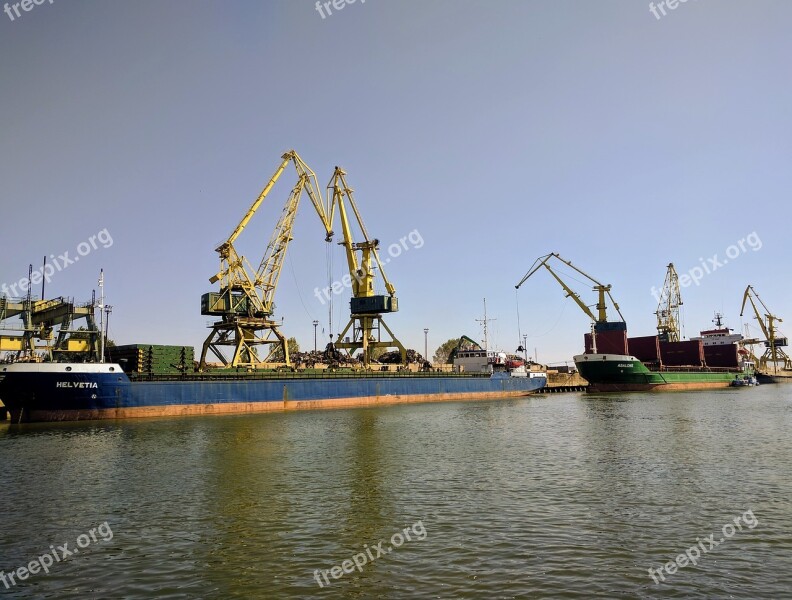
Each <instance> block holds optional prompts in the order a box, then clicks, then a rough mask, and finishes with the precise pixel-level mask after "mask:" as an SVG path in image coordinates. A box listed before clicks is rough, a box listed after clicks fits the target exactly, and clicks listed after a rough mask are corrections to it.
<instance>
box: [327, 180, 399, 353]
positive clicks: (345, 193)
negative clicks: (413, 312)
mask: <svg viewBox="0 0 792 600" xmlns="http://www.w3.org/2000/svg"><path fill="white" fill-rule="evenodd" d="M327 191H328V200H329V199H330V198H332V202H331V206H332V209H331V213H330V222H331V223H332V221H333V216H334V215H335V211H336V209H337V210H338V214H339V218H340V219H341V230H342V232H343V235H344V241H342V242H339V243H340V245H342V246H343V247H344V250H345V251H346V258H347V266H348V267H349V276H350V278H351V284H352V299H351V301H350V313H351V315H350V319H349V322H348V323H347V325H346V327H345V328H344V329H343V330H342V332H341V333H340V334H339V336H338V342H337V343H336V344H335V345H336V347H338V348H341V349H343V350H346V351H347V352H348V353H349V354H350V355H352V354H354V353H355V352H356V351H357V350H362V357H361V358H362V360H363V365H364V366H366V367H368V366H369V364H370V363H371V361H372V360H373V351H374V350H375V349H376V348H383V349H385V348H398V350H399V353H400V355H401V362H402V364H406V362H407V351H406V349H405V348H404V346H403V345H402V343H401V342H400V341H399V340H398V339H396V336H395V335H393V332H392V331H391V330H390V328H389V327H388V326H387V325H386V324H385V321H384V320H383V318H382V315H383V314H384V313H392V312H396V311H398V310H399V302H398V299H397V298H396V288H395V287H394V286H393V284H392V283H391V282H390V281H389V280H388V277H387V276H386V275H385V269H384V268H383V266H382V261H381V260H380V257H379V252H377V248H378V247H379V240H378V239H372V238H370V237H369V234H368V232H367V231H366V226H365V225H364V224H363V219H362V218H361V216H360V212H359V211H358V208H357V205H356V204H355V199H354V195H353V194H354V190H353V189H352V188H350V187H349V185H348V184H347V181H346V172H345V171H344V170H343V169H341V168H340V167H336V168H335V171H334V173H333V177H332V179H331V180H330V183H329V184H328V185H327ZM347 203H348V204H349V207H350V208H351V209H352V212H353V214H354V216H355V220H356V222H357V224H358V229H359V230H360V234H361V235H362V236H363V241H361V242H355V241H354V239H353V236H352V228H351V225H350V219H349V215H348V214H347V206H346V205H347ZM331 236H332V232H328V239H329V238H330V237H331ZM375 263H376V266H377V268H378V269H379V272H380V275H381V276H382V280H383V283H384V285H385V290H386V291H387V295H383V294H377V293H376V291H375V289H374V264H375ZM350 329H351V330H352V335H351V336H349V337H347V333H349V331H350ZM383 330H384V332H385V333H386V334H387V336H389V338H388V337H383Z"/></svg>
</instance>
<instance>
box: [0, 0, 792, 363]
mask: <svg viewBox="0 0 792 600" xmlns="http://www.w3.org/2000/svg"><path fill="white" fill-rule="evenodd" d="M790 22H792V3H790V2H788V1H786V0H774V1H771V0H751V1H747V0H744V1H736V0H717V1H715V0H699V1H697V2H692V1H690V2H687V3H684V4H680V5H679V6H678V8H676V9H675V10H673V11H668V14H667V15H666V16H665V17H662V18H661V19H657V18H655V17H654V16H653V15H652V13H651V12H650V10H649V4H648V3H647V2H643V1H641V0H610V1H604V0H603V1H584V0H577V1H572V0H544V1H540V0H537V1H532V2H529V1H511V0H500V1H498V2H483V1H478V2H473V1H467V0H423V1H420V2H419V1H400V2H397V1H395V0H389V1H385V0H367V1H366V2H365V3H363V4H361V3H360V1H358V2H356V3H355V4H350V5H346V6H344V8H343V9H342V10H340V11H335V10H334V12H333V14H332V15H329V16H327V15H326V16H325V18H324V19H323V18H322V16H321V15H320V14H319V13H318V12H317V11H316V9H315V3H314V2H312V1H310V0H280V1H267V2H248V1H237V2H234V1H231V2H206V1H202V0H190V1H189V2H187V1H186V0H183V1H176V0H173V1H169V2H158V1H153V0H135V2H119V1H114V2H108V1H104V2H99V1H88V0H85V1H82V0H69V1H68V2H66V1H64V0H55V1H54V2H53V3H52V4H50V3H48V2H45V3H44V4H42V5H40V6H35V5H34V7H33V9H32V10H31V11H30V12H23V13H21V16H20V17H15V19H14V20H13V21H12V20H11V19H10V18H9V17H8V16H7V15H6V14H5V13H0V53H1V54H2V57H3V59H2V61H0V80H1V81H2V85H0V99H1V100H0V106H2V112H1V113H0V115H1V116H0V119H1V121H0V122H1V123H2V137H1V138H0V181H1V182H2V186H1V187H0V190H2V191H1V192H0V193H2V217H0V239H1V240H2V247H3V251H2V253H0V280H1V281H2V282H5V283H6V284H12V283H15V282H17V281H18V280H19V279H20V278H22V277H24V276H25V275H26V274H27V265H28V264H29V263H31V262H32V263H35V264H36V265H37V266H38V264H39V263H40V262H41V259H42V257H43V256H44V255H45V254H46V255H51V254H55V255H60V254H62V253H63V252H65V251H69V252H70V256H72V257H73V256H74V255H75V254H76V248H77V247H78V244H80V243H81V242H85V241H88V240H89V238H90V236H92V235H95V234H96V233H97V232H99V231H101V230H104V229H107V231H108V232H109V233H110V235H111V237H112V239H113V244H112V246H111V247H109V248H103V247H102V246H101V245H100V246H99V247H98V248H97V249H96V250H93V249H92V251H91V252H90V253H87V254H86V256H84V257H82V258H81V260H80V261H79V262H77V263H75V264H73V265H71V266H69V267H68V268H67V269H65V270H64V271H62V272H60V273H57V274H56V275H55V276H54V278H53V280H52V282H51V283H50V284H49V286H48V289H47V294H46V295H47V296H52V295H67V296H75V297H77V298H81V299H89V298H90V292H91V289H93V288H95V287H96V278H97V274H98V271H99V269H100V268H102V267H103V268H104V269H105V271H106V273H107V275H106V280H107V293H108V302H109V303H110V304H112V305H113V307H114V312H113V316H112V321H111V331H110V335H111V337H113V338H115V339H116V340H117V341H118V342H119V343H132V342H136V343H143V342H151V343H174V344H194V345H196V346H200V344H201V343H202V340H203V338H204V337H205V335H206V329H205V326H206V323H207V321H208V320H209V319H208V318H207V317H202V316H201V315H200V308H199V300H200V296H201V294H202V293H204V292H205V291H209V290H211V289H212V286H211V285H210V284H209V282H208V278H209V277H210V276H211V275H212V274H213V273H215V272H216V270H217V266H218V264H217V258H216V254H215V252H214V248H215V246H216V245H217V243H218V242H220V241H222V240H223V239H224V238H225V237H226V236H227V235H228V234H229V233H230V231H231V230H232V229H233V227H234V226H235V225H236V223H237V222H238V220H239V219H240V218H241V216H242V214H243V213H244V211H245V210H246V209H247V208H248V206H249V205H250V203H251V202H252V201H253V199H254V198H255V197H256V195H257V194H258V192H259V190H260V189H261V187H262V186H263V185H264V184H265V183H266V181H267V180H268V179H269V177H270V176H271V175H272V172H273V170H274V169H275V167H276V166H277V164H278V162H279V160H280V156H281V154H282V153H283V152H284V151H285V150H287V149H289V148H295V149H296V150H297V151H298V152H299V153H300V154H301V155H302V156H303V158H304V159H305V160H306V162H308V164H310V165H311V166H312V167H313V168H314V170H315V171H316V172H317V174H318V176H319V179H320V181H321V183H322V185H323V186H324V184H325V183H326V181H327V180H328V179H329V178H330V175H331V173H332V169H333V167H334V166H335V165H340V166H342V167H344V168H345V169H346V170H347V171H348V173H349V181H350V183H351V185H353V187H354V188H355V190H356V196H357V199H358V202H359V204H360V207H361V210H362V212H363V214H364V217H365V219H366V221H367V225H368V228H369V230H370V232H371V233H372V235H373V236H375V237H377V238H379V239H380V240H381V241H382V242H383V245H384V247H385V248H387V246H388V245H389V244H391V243H393V242H395V241H397V240H398V239H399V238H400V237H403V236H406V235H407V234H409V233H410V232H411V231H414V230H418V231H419V232H420V235H421V238H422V239H423V240H424V245H423V247H421V248H412V247H411V249H410V250H409V251H407V252H404V253H403V254H402V255H401V256H399V257H397V258H393V260H392V261H391V262H390V263H389V264H388V268H387V272H388V275H389V277H390V278H391V280H392V281H393V282H394V284H395V285H396V287H397V291H398V297H399V300H400V306H401V310H400V312H399V313H397V314H395V315H392V316H391V317H390V319H389V324H390V325H391V327H392V328H393V329H394V330H395V331H396V332H397V334H398V335H400V337H402V338H403V341H405V342H406V343H407V345H409V346H410V347H413V348H416V349H418V350H420V351H422V350H423V329H424V327H428V328H429V329H430V334H429V340H430V347H431V348H432V349H433V348H435V347H436V346H437V345H438V344H439V343H441V342H442V341H444V340H446V339H448V338H450V337H456V336H458V335H460V334H462V333H467V334H469V335H471V336H475V337H480V336H481V332H480V330H479V326H478V324H477V323H476V322H475V321H474V319H476V318H480V317H481V313H482V311H483V307H482V299H483V298H484V297H486V298H487V304H488V310H489V316H490V317H493V318H497V320H496V321H494V322H493V323H492V324H491V329H492V340H491V341H492V342H493V345H496V346H498V347H500V348H504V349H508V350H513V349H514V348H515V347H516V346H517V342H518V334H517V318H516V312H517V311H516V306H517V302H516V298H517V297H518V298H519V308H520V314H521V326H522V330H523V332H524V333H527V334H528V335H529V339H528V345H529V346H530V347H531V348H533V347H537V348H538V351H539V358H540V360H545V361H560V360H566V359H569V358H571V356H572V355H573V354H575V353H577V352H579V351H580V350H581V348H582V341H583V340H582V336H583V333H584V332H585V331H587V329H588V321H587V317H586V316H585V315H584V314H583V313H582V312H581V311H580V310H579V309H578V308H577V307H575V306H574V305H573V303H572V301H571V300H569V299H565V298H564V297H563V294H562V292H561V289H560V288H559V287H558V285H557V284H556V283H555V282H554V281H552V280H551V278H550V277H549V275H548V274H546V273H540V274H537V276H536V277H535V279H532V280H530V281H529V282H527V283H526V284H525V285H524V287H523V288H522V289H521V290H520V292H519V295H518V296H517V295H516V294H515V290H514V285H515V283H517V281H518V280H519V279H520V278H521V277H522V276H523V275H524V273H525V272H526V271H527V269H528V268H529V266H530V265H531V263H532V262H533V260H534V259H535V258H536V257H537V256H540V255H543V254H546V253H548V252H552V251H557V252H560V253H561V254H562V255H563V256H565V257H566V258H568V259H570V260H572V261H573V262H575V263H576V264H578V265H580V266H581V267H582V268H583V269H585V270H586V271H588V272H589V273H590V274H592V275H593V276H595V277H597V278H598V279H600V280H602V281H603V282H605V283H611V284H613V286H614V295H615V297H616V299H617V301H618V302H619V303H620V305H621V308H622V312H623V313H624V315H625V317H626V319H627V322H628V326H629V329H630V333H631V335H647V334H651V333H652V332H653V331H654V315H653V313H654V311H655V309H656V301H655V299H654V298H653V297H652V295H651V293H650V288H651V287H652V286H653V285H654V286H660V285H661V283H662V280H663V276H664V273H665V266H666V265H667V264H668V263H669V262H674V263H675V264H676V265H677V268H678V270H679V271H680V273H684V272H686V271H688V270H689V269H692V268H694V267H696V266H698V265H699V264H700V258H703V259H704V260H705V262H706V259H707V258H709V257H712V256H713V255H715V254H718V255H719V260H721V261H722V259H723V258H725V255H726V250H727V249H728V248H729V246H731V245H733V244H737V243H738V242H739V240H741V239H745V238H747V236H748V235H749V234H751V233H752V232H756V235H757V236H758V238H759V239H760V240H761V244H762V247H761V249H760V250H758V251H754V250H753V249H752V248H751V247H750V246H747V245H746V243H744V246H745V247H746V248H747V251H746V252H740V254H739V256H736V257H735V258H734V259H733V260H730V261H729V262H728V263H727V264H725V265H723V266H722V267H719V268H718V269H717V271H715V272H713V273H711V274H709V275H706V276H705V277H704V278H703V279H702V280H701V282H700V284H699V285H697V286H696V285H691V286H689V287H687V288H685V289H684V290H683V297H684V300H685V323H686V333H687V334H688V335H692V334H695V332H696V331H697V330H698V329H700V328H702V327H704V326H707V325H709V323H710V320H711V318H712V313H713V312H714V311H716V310H719V311H721V310H722V311H723V312H725V314H726V316H727V318H728V322H729V324H730V325H731V326H732V327H739V326H740V318H739V309H740V300H741V294H742V291H743V289H744V288H745V286H746V285H747V284H748V283H752V284H753V285H755V286H756V288H757V290H758V291H759V292H760V295H761V296H762V297H763V299H764V300H765V301H766V302H767V303H768V305H769V306H770V308H771V309H773V310H774V311H775V312H776V313H779V314H780V315H781V316H782V317H783V316H786V317H787V318H788V319H792V280H791V279H790V278H789V277H788V276H787V274H788V270H789V259H790V258H791V257H792V256H791V255H792V252H791V251H790V236H791V234H792V231H790V212H792V211H791V210H790V208H789V193H790V189H792V169H790V154H792V152H791V151H792V77H790V62H789V59H790V56H792V37H791V36H789V23H790ZM294 181H295V179H294V176H293V174H292V173H291V172H288V173H287V174H286V175H284V177H283V178H282V180H281V182H280V185H279V186H278V187H277V188H276V189H275V190H274V191H273V193H272V195H271V196H270V201H269V202H268V203H267V204H266V205H265V206H264V208H263V209H262V210H261V212H260V214H259V215H257V217H256V219H255V220H254V221H253V222H252V223H251V226H250V227H249V230H248V231H246V232H245V234H244V236H243V238H241V239H240V242H239V246H240V249H241V250H242V251H244V253H245V254H246V255H247V256H248V257H249V258H250V259H251V262H253V263H254V264H255V265H258V260H259V258H260V256H261V254H262V253H263V250H264V247H265V245H266V242H267V240H268V238H269V235H270V231H271V229H272V227H273V226H274V222H275V219H276V217H277V214H278V213H279V211H280V207H281V205H282V204H283V202H284V201H285V199H286V196H287V194H288V191H289V190H290V188H291V186H292V185H293V183H294ZM323 238H324V235H323V232H322V228H321V226H320V223H319V221H318V219H317V217H316V215H315V214H314V213H313V209H312V208H311V206H310V205H309V203H308V202H305V203H304V204H303V205H302V208H301V214H300V215H299V217H298V224H297V227H296V229H295V239H294V241H293V242H292V246H291V249H290V258H289V260H288V261H287V263H286V269H285V270H284V273H283V277H282V279H281V286H280V289H279V291H278V296H277V305H278V316H280V317H283V318H284V319H285V325H284V331H285V332H286V333H287V335H294V336H296V337H297V338H298V340H299V341H300V342H301V345H302V346H303V347H309V346H312V345H313V328H312V326H311V321H312V320H313V319H314V318H316V319H319V320H320V321H321V322H322V325H321V327H322V328H325V331H326V328H327V321H328V317H327V309H326V307H324V306H322V305H321V304H320V303H319V302H318V301H317V300H316V298H315V297H314V294H313V290H314V289H315V288H317V287H320V288H321V287H323V286H325V285H327V277H326V258H325V243H324V241H323ZM334 248H335V250H334V259H333V265H334V271H335V273H336V277H340V276H341V275H342V274H343V266H344V262H343V257H342V255H341V254H340V253H339V250H340V249H339V248H337V247H334ZM578 288H579V289H580V290H581V292H582V294H583V297H584V299H585V300H586V302H587V303H593V302H594V297H593V293H592V292H591V291H590V290H587V289H586V286H583V285H578ZM39 292H40V289H38V286H37V289H36V290H35V293H39ZM346 306H347V298H346V297H345V296H344V297H343V298H341V299H340V300H339V301H337V302H336V310H335V312H336V316H335V317H334V319H335V320H336V323H338V321H339V320H341V318H342V316H341V315H342V313H343V312H344V311H345V309H346ZM336 331H337V329H336Z"/></svg>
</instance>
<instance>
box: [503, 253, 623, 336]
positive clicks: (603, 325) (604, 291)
mask: <svg viewBox="0 0 792 600" xmlns="http://www.w3.org/2000/svg"><path fill="white" fill-rule="evenodd" d="M553 258H555V259H556V260H558V261H560V262H562V263H564V264H565V265H567V266H568V267H571V268H572V269H574V270H575V271H576V272H577V273H580V274H581V275H583V277H585V278H586V279H588V280H589V281H590V282H591V283H593V284H594V286H593V288H592V289H593V290H594V291H595V292H597V304H596V305H595V308H596V309H597V314H596V315H595V314H594V313H593V312H592V310H591V308H589V307H588V306H587V305H586V304H585V302H583V301H582V300H581V299H580V294H578V293H577V292H575V291H574V290H572V288H570V287H569V286H568V285H567V284H566V283H565V282H564V281H563V280H562V279H561V277H559V275H558V274H557V273H556V272H555V271H554V270H553V269H552V268H551V267H550V265H549V264H548V262H549V261H550V259H553ZM542 267H544V268H545V269H547V271H548V272H549V273H550V275H552V276H553V278H554V279H555V280H556V281H557V282H558V283H559V284H560V285H561V287H562V288H563V289H564V291H565V292H566V295H567V297H568V298H572V300H574V301H575V304H577V305H578V306H579V307H580V309H581V310H582V311H583V312H584V313H586V314H587V315H588V317H589V318H590V319H591V320H592V321H593V322H594V325H595V330H596V331H604V330H606V329H611V327H609V326H608V325H609V324H611V323H620V324H621V325H623V324H624V317H623V316H622V314H621V311H620V310H619V305H618V304H617V303H616V301H615V300H614V299H613V296H612V295H611V293H610V291H611V285H610V284H608V285H603V284H601V283H600V282H599V281H597V280H596V279H594V278H593V277H592V276H591V275H589V274H588V273H585V272H584V271H582V270H581V269H579V268H577V267H576V266H575V265H573V264H572V263H571V262H570V261H568V260H565V259H563V258H561V256H560V255H559V254H558V253H556V252H553V253H551V254H547V255H546V256H540V257H539V258H537V259H536V260H535V261H534V264H533V265H532V266H531V268H530V269H529V270H528V273H526V274H525V277H523V278H522V279H521V280H520V282H519V283H518V284H517V285H516V286H514V287H515V288H516V289H519V288H520V286H521V285H522V284H523V283H525V281H526V280H527V279H528V278H529V277H531V276H532V275H533V274H534V273H536V272H537V271H538V270H539V269H541V268H542ZM605 296H607V297H608V298H610V301H611V304H613V308H614V309H615V310H616V312H617V313H618V314H619V317H621V321H618V322H615V321H614V322H610V323H609V321H608V315H607V304H606V301H605Z"/></svg>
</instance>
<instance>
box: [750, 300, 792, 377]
mask: <svg viewBox="0 0 792 600" xmlns="http://www.w3.org/2000/svg"><path fill="white" fill-rule="evenodd" d="M754 299H755V300H756V301H754ZM757 302H758V303H759V305H760V306H761V307H762V309H763V310H764V313H762V312H761V311H760V310H759V307H758V306H757V305H756V303H757ZM747 303H750V304H751V309H752V310H753V312H754V316H755V318H756V320H757V321H759V328H760V329H761V330H762V334H763V335H764V338H765V339H764V344H765V352H764V354H763V355H762V356H761V357H759V361H758V362H759V370H760V371H766V370H767V368H768V363H772V365H773V370H774V371H776V372H777V370H778V363H783V365H784V366H783V368H784V369H792V360H790V358H789V356H788V355H787V353H786V352H784V350H783V348H784V347H785V346H788V345H789V340H788V339H787V338H786V337H783V336H779V335H778V330H777V329H776V323H782V322H783V321H782V319H779V318H778V317H776V316H775V315H773V314H772V313H771V312H770V309H768V308H767V306H766V305H765V303H764V302H762V299H761V298H759V294H757V293H756V290H755V289H754V288H753V286H751V285H749V286H748V287H747V288H745V294H743V301H742V308H741V309H740V316H741V317H742V316H743V314H744V313H745V305H746V304H747Z"/></svg>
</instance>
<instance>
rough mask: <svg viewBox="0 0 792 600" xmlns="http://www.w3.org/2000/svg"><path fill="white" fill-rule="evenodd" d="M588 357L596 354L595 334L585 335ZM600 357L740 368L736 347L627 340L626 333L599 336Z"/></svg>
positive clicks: (608, 332) (655, 338)
mask: <svg viewBox="0 0 792 600" xmlns="http://www.w3.org/2000/svg"><path fill="white" fill-rule="evenodd" d="M585 347H586V353H587V354H591V353H593V352H594V343H593V340H592V338H591V334H590V333H587V334H585ZM596 348H597V353H599V354H617V355H624V356H634V357H635V358H637V359H638V360H640V361H641V362H643V363H648V364H658V365H660V366H666V367H710V368H723V369H734V368H736V367H738V366H739V364H740V356H739V348H738V347H737V345H736V344H725V345H721V346H705V345H704V343H703V342H702V341H701V340H689V341H681V342H664V341H661V339H660V336H657V335H650V336H644V337H633V338H628V337H627V331H626V330H624V329H621V330H617V329H613V330H605V331H600V332H598V333H597V334H596Z"/></svg>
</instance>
